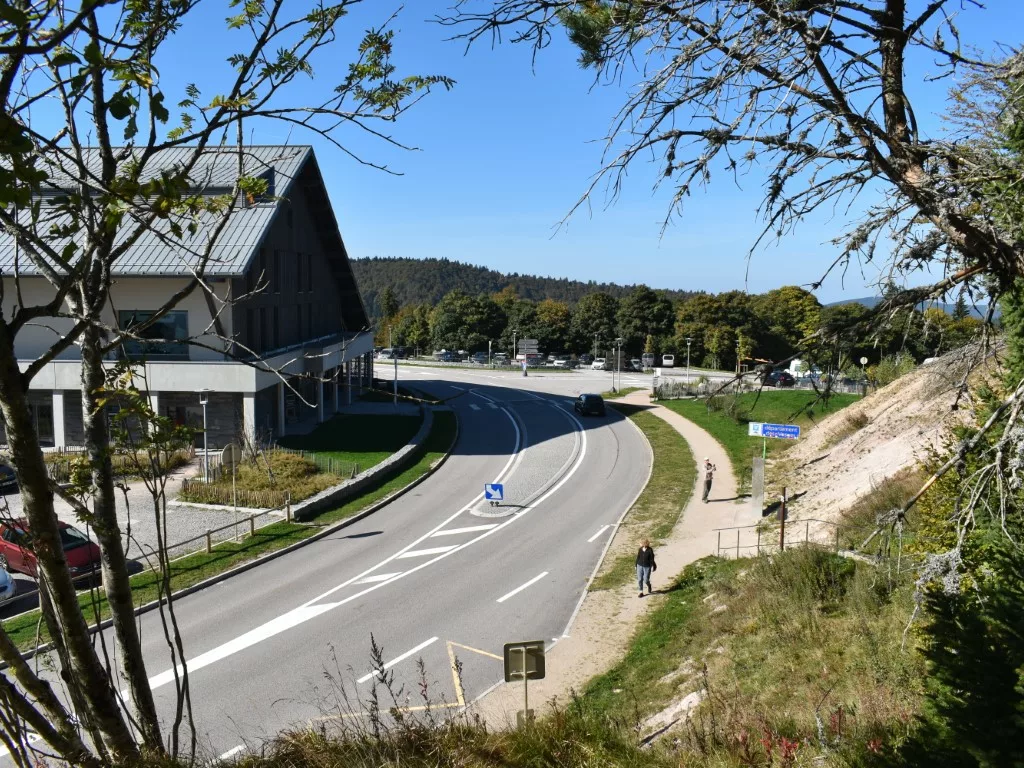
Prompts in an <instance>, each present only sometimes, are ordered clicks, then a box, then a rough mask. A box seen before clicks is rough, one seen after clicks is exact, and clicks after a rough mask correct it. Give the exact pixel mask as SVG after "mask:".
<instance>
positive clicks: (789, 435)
mask: <svg viewBox="0 0 1024 768" xmlns="http://www.w3.org/2000/svg"><path fill="white" fill-rule="evenodd" d="M747 434H748V435H749V436H750V437H760V438H764V439H768V438H772V439H776V440H797V439H798V438H799V437H800V426H799V425H798V424H768V423H761V422H758V421H752V422H750V423H749V424H748V425H747Z"/></svg>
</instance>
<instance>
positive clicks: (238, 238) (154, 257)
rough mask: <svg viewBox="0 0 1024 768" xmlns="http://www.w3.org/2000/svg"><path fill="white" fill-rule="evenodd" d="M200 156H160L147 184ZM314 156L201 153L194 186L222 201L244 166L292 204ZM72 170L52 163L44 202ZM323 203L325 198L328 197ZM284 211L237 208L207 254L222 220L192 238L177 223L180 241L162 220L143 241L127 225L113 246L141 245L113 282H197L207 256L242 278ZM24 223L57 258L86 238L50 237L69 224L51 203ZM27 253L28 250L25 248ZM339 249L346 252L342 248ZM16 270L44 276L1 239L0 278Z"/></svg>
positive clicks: (205, 222)
mask: <svg viewBox="0 0 1024 768" xmlns="http://www.w3.org/2000/svg"><path fill="white" fill-rule="evenodd" d="M196 151H197V150H196V148H195V147H174V148H171V149H165V150H161V151H160V152H157V153H154V155H153V157H152V158H150V159H149V160H148V161H147V163H146V167H145V171H144V177H145V178H150V177H153V176H156V175H159V173H160V172H161V171H166V170H169V169H172V168H174V167H182V166H183V165H184V164H185V163H187V162H189V161H190V160H191V159H192V158H193V157H194V156H195V152H196ZM137 156H138V152H137V151H136V150H126V151H125V152H124V153H123V156H122V161H123V162H128V161H129V160H131V159H132V158H134V157H137ZM312 156H313V150H312V148H311V147H308V146H246V147H243V149H242V153H241V157H240V155H239V151H238V148H237V147H235V148H213V149H209V148H208V149H205V150H203V152H202V155H201V156H200V157H199V159H198V160H197V161H196V163H195V166H194V167H193V169H192V171H191V173H190V178H191V179H192V180H193V183H194V188H195V189H196V190H197V191H200V192H203V193H208V194H222V193H223V192H224V191H226V190H230V189H231V188H232V187H233V185H234V182H235V180H236V179H237V178H238V175H239V174H238V166H239V162H240V160H241V162H242V164H243V169H244V173H245V174H246V175H250V176H257V175H260V174H264V173H267V172H268V171H269V170H270V169H272V174H271V176H272V180H273V190H272V192H273V194H274V195H276V196H279V197H287V195H288V192H289V190H290V189H291V188H292V187H293V184H294V181H295V179H296V178H297V177H298V176H299V175H300V174H301V172H302V169H303V168H304V167H305V166H306V163H307V161H308V160H309V159H310V158H311V157H312ZM84 160H85V165H86V167H87V169H90V170H89V172H94V171H93V170H92V169H95V168H97V167H98V163H99V158H98V152H97V151H96V150H89V151H87V152H86V155H85V158H84ZM68 163H69V160H68V159H67V158H64V157H48V158H47V160H46V164H47V166H48V171H49V173H50V179H49V180H48V182H47V183H46V185H45V188H44V190H43V193H44V196H46V199H52V197H53V196H56V195H59V194H61V188H62V187H66V185H67V183H68V179H69V178H71V177H70V176H69V174H68V173H67V172H66V171H65V170H64V168H62V166H67V164H68ZM323 195H324V197H326V190H324V192H323ZM280 206H281V200H269V201H266V202H256V203H255V204H250V205H239V206H238V207H236V208H235V209H234V210H233V211H232V212H231V214H230V215H229V216H228V217H227V221H226V222H225V223H224V226H223V229H222V230H221V231H220V234H219V235H218V236H217V237H216V240H215V242H214V243H213V245H212V247H209V243H210V240H211V238H212V237H213V236H214V234H215V232H216V229H217V227H218V226H219V225H220V223H221V221H222V220H223V216H222V215H219V214H203V215H201V216H200V217H199V218H198V220H197V221H196V224H197V230H196V232H195V234H192V235H190V234H189V233H188V231H187V227H188V225H189V224H190V223H192V220H191V219H188V218H185V217H180V216H179V217H172V219H174V220H175V221H177V223H178V224H179V225H181V227H182V229H183V230H184V233H183V234H182V236H181V237H180V238H179V237H175V236H174V235H173V234H171V219H157V220H156V221H155V223H154V224H153V225H152V226H150V227H147V228H145V229H144V230H143V231H142V232H141V233H139V228H140V226H142V225H141V224H140V222H139V221H137V220H132V219H130V218H128V217H126V219H125V221H124V223H123V224H122V226H121V229H120V230H119V232H118V235H117V239H116V240H115V246H116V245H117V244H119V243H124V242H125V241H126V240H127V238H129V237H132V236H133V235H136V234H137V235H138V239H137V240H136V241H135V242H134V243H133V244H132V245H131V246H130V247H128V248H127V249H126V250H125V252H124V253H123V254H122V255H120V256H119V257H118V258H117V259H116V260H115V262H114V264H113V270H112V271H113V274H115V275H136V276H141V275H154V276H155V275H167V276H171V275H183V276H187V275H192V274H193V270H194V269H195V268H196V267H197V266H198V265H199V263H200V260H201V259H202V257H203V255H204V253H207V252H208V254H209V256H208V261H207V265H206V270H205V273H206V274H208V275H210V276H220V277H229V276H241V275H242V274H243V273H244V272H245V269H246V267H247V265H248V264H249V262H250V260H251V259H252V257H253V255H254V254H255V252H256V249H257V248H258V246H259V244H260V242H261V241H262V240H263V237H264V235H265V233H266V232H267V229H268V227H269V225H270V223H271V221H272V219H273V217H274V215H275V213H276V212H277V210H278V208H280ZM19 219H20V221H21V222H22V223H23V224H25V225H26V226H32V227H33V228H34V229H35V231H36V232H37V233H39V236H40V237H41V238H42V239H45V240H46V241H47V242H48V244H49V245H50V247H51V248H53V249H54V250H55V251H57V252H58V253H59V252H61V251H62V250H63V249H64V248H65V247H66V245H67V244H68V243H69V242H70V241H71V240H75V241H77V242H78V244H79V246H81V245H82V243H83V241H84V234H83V235H81V236H74V237H71V238H69V237H64V236H51V235H49V234H48V233H49V232H50V231H51V230H52V228H53V227H55V226H57V227H60V226H64V227H66V226H67V225H69V224H70V223H71V220H70V218H69V217H67V216H65V215H61V214H59V213H57V209H56V208H55V207H53V206H52V205H47V204H46V200H44V203H43V205H42V208H41V211H40V215H39V219H38V220H37V221H36V222H35V223H34V224H33V223H32V222H31V216H30V214H29V212H28V211H22V212H20V213H19ZM332 219H333V216H332ZM332 223H333V222H332ZM322 224H326V222H322ZM335 227H336V225H335ZM339 237H340V233H339ZM24 247H25V246H24V243H22V244H21V248H22V249H24ZM341 247H342V249H344V245H342V246H341ZM72 259H73V257H72ZM49 261H50V262H51V264H52V265H53V266H55V267H57V268H58V269H61V266H60V265H58V264H57V262H55V261H53V260H52V259H49ZM16 265H17V266H16ZM15 270H17V273H18V274H20V275H33V274H38V270H37V268H36V266H35V265H34V264H33V263H32V261H31V260H30V259H29V258H27V256H26V254H25V252H24V250H21V251H20V252H19V249H18V248H17V247H16V243H15V240H14V238H13V236H11V235H9V234H7V233H6V232H0V274H2V275H13V274H15Z"/></svg>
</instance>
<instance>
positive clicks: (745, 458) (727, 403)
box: [660, 390, 860, 490]
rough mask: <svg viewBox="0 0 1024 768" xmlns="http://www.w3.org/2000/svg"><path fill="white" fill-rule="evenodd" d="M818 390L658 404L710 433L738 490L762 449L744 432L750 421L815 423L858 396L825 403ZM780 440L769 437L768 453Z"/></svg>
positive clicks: (744, 485) (804, 425)
mask: <svg viewBox="0 0 1024 768" xmlns="http://www.w3.org/2000/svg"><path fill="white" fill-rule="evenodd" d="M816 399H817V393H815V392H805V391H793V390H789V391H787V390H781V391H779V390H775V391H771V392H768V391H765V392H760V393H757V392H747V393H744V394H742V395H740V396H739V397H734V396H731V395H730V396H722V399H720V400H719V399H717V398H715V399H713V401H712V402H711V403H710V405H711V407H710V408H709V401H706V400H663V401H661V403H660V404H661V405H664V406H665V407H666V408H671V409H672V410H673V411H675V412H676V413H678V414H679V415H681V416H684V417H686V418H687V419H689V420H690V421H692V422H693V423H695V424H697V425H699V426H701V427H703V428H704V429H706V430H707V431H708V432H710V433H711V435H712V437H714V438H715V439H716V440H717V441H718V442H719V443H721V444H722V447H723V448H725V452H726V453H728V454H729V459H730V460H731V461H732V469H733V473H734V474H735V476H736V482H737V485H738V486H739V488H740V490H745V489H747V488H749V487H750V473H751V467H752V465H753V459H754V456H758V455H760V453H761V450H762V443H761V441H760V440H757V439H756V438H751V437H750V436H749V435H748V434H747V430H748V427H747V425H748V424H749V423H750V422H751V421H763V422H771V423H784V424H798V425H800V427H801V428H807V427H811V426H814V424H816V423H817V422H818V421H820V420H821V419H822V418H824V417H825V416H829V415H831V414H833V413H835V412H836V411H840V410H842V409H843V408H845V407H846V406H848V405H850V403H854V402H856V401H857V400H859V399H860V398H859V396H857V395H832V397H831V398H830V399H829V401H828V403H816V402H815V400H816ZM780 442H783V441H779V440H769V441H768V455H769V456H770V455H772V453H773V452H776V453H777V452H779V451H780V450H783V449H784V448H785V446H784V445H783V446H780V445H778V444H779V443H780Z"/></svg>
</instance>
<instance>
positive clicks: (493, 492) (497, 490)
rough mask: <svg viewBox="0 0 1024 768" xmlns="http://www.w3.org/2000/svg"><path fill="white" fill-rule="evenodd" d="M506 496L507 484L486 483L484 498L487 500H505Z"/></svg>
mask: <svg viewBox="0 0 1024 768" xmlns="http://www.w3.org/2000/svg"><path fill="white" fill-rule="evenodd" d="M504 498H505V486H504V485H502V484H501V483H485V484H484V499H485V500H486V501H503V500H504Z"/></svg>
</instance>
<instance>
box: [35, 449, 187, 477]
mask: <svg viewBox="0 0 1024 768" xmlns="http://www.w3.org/2000/svg"><path fill="white" fill-rule="evenodd" d="M195 455H196V452H195V449H194V448H192V447H189V448H182V449H180V450H177V451H174V452H172V453H170V454H167V455H162V456H160V463H161V469H162V470H163V471H164V473H167V472H172V471H174V470H175V469H177V468H178V467H182V466H184V465H185V464H188V463H189V462H190V461H192V459H194V458H195ZM84 456H85V449H84V448H77V447H76V448H71V447H65V448H61V449H57V450H54V451H49V452H47V453H46V454H44V458H45V461H46V472H47V474H49V476H50V479H51V480H53V481H54V482H55V483H60V484H63V483H70V482H72V480H73V479H74V474H75V468H76V467H77V466H79V465H80V463H81V459H82V458H84ZM110 460H111V463H112V464H113V467H114V475H115V476H116V477H132V476H135V475H138V474H139V469H140V468H142V469H143V470H144V471H145V472H147V473H148V472H150V471H151V467H150V464H149V457H148V456H147V455H146V454H144V453H143V454H139V455H137V456H128V455H125V454H119V453H115V454H114V455H113V456H111V457H110Z"/></svg>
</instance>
